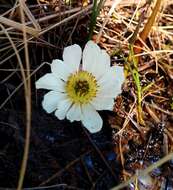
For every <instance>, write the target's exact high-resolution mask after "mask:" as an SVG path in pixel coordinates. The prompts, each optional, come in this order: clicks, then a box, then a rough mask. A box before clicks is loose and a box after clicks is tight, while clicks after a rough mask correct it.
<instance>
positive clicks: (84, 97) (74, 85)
mask: <svg viewBox="0 0 173 190" xmlns="http://www.w3.org/2000/svg"><path fill="white" fill-rule="evenodd" d="M97 90H98V85H97V82H96V79H95V77H94V76H93V75H92V74H91V73H89V72H87V71H79V72H76V73H75V74H72V75H70V76H69V78H68V81H67V84H66V91H67V95H68V97H69V98H70V99H71V101H72V102H74V103H81V104H86V103H88V102H90V101H91V100H92V99H93V98H94V97H95V96H96V93H97Z"/></svg>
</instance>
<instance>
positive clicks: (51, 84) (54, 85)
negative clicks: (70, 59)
mask: <svg viewBox="0 0 173 190" xmlns="http://www.w3.org/2000/svg"><path fill="white" fill-rule="evenodd" d="M35 85H36V88H37V89H40V88H43V89H47V90H55V91H59V92H64V91H65V88H64V87H65V83H64V82H63V81H61V80H60V79H58V78H56V77H55V76H54V75H53V74H52V73H48V74H45V75H44V76H43V77H41V78H40V79H38V80H37V81H36V83H35Z"/></svg>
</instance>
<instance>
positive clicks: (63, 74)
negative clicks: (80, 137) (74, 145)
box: [36, 41, 124, 133]
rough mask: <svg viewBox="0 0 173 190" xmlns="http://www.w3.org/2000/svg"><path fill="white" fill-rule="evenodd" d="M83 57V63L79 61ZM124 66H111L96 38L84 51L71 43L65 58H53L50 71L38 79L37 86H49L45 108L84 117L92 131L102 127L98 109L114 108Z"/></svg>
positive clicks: (58, 114)
mask: <svg viewBox="0 0 173 190" xmlns="http://www.w3.org/2000/svg"><path fill="white" fill-rule="evenodd" d="M81 59H82V65H81V64H80V62H81ZM123 82H124V72H123V68H122V67H119V66H113V67H111V66H110V57H109V55H108V54H107V53H106V51H105V50H101V49H100V48H99V46H98V45H96V44H95V43H94V42H92V41H89V42H88V43H87V44H86V46H85V48H84V51H83V54H82V50H81V48H80V47H79V46H78V45H76V44H75V45H72V46H68V47H66V48H65V49H64V52H63V61H61V60H59V59H55V60H53V62H52V64H51V73H48V74H45V75H44V76H43V77H41V78H40V79H39V80H38V81H36V88H37V89H39V88H43V89H47V90H50V91H49V92H48V93H47V94H46V95H45V96H44V99H43V101H42V106H43V108H44V109H45V110H46V111H47V112H48V113H51V112H53V111H55V116H56V117H57V118H58V119H60V120H62V119H65V117H66V118H67V119H68V120H70V121H71V122H73V121H82V123H83V125H84V126H85V127H86V128H87V129H88V130H89V131H90V132H91V133H95V132H98V131H100V130H101V128H102V125H103V121H102V119H101V117H100V115H99V114H98V112H97V111H96V110H113V105H114V98H115V97H116V96H117V95H118V94H119V93H120V92H121V85H122V83H123Z"/></svg>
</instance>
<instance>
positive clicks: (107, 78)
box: [97, 66, 125, 98]
mask: <svg viewBox="0 0 173 190" xmlns="http://www.w3.org/2000/svg"><path fill="white" fill-rule="evenodd" d="M124 81H125V76H124V71H123V68H122V67H119V66H113V67H111V68H110V70H109V71H108V72H107V73H105V75H103V77H102V78H101V79H100V80H99V81H98V85H99V86H100V89H99V92H98V94H97V96H98V97H112V98H115V97H116V96H117V95H118V94H120V93H121V86H122V84H123V82H124Z"/></svg>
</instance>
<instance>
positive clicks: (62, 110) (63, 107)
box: [55, 98, 72, 120]
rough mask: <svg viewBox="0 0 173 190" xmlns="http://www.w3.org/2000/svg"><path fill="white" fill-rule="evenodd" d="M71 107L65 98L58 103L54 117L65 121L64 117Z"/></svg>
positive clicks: (70, 103)
mask: <svg viewBox="0 0 173 190" xmlns="http://www.w3.org/2000/svg"><path fill="white" fill-rule="evenodd" d="M71 105H72V102H71V101H70V100H69V99H67V98H66V99H64V100H62V101H61V102H59V104H58V109H57V110H56V112H55V116H56V117H57V118H58V119H60V120H62V119H65V116H66V114H67V112H68V110H69V108H70V106H71Z"/></svg>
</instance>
